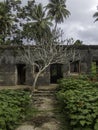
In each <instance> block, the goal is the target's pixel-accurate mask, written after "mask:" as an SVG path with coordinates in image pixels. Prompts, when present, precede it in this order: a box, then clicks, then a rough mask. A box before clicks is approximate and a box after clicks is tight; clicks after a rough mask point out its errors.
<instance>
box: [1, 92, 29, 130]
mask: <svg viewBox="0 0 98 130" xmlns="http://www.w3.org/2000/svg"><path fill="white" fill-rule="evenodd" d="M30 101H31V97H30V92H29V91H24V90H1V91H0V130H14V129H15V127H16V125H18V124H19V123H20V122H21V121H22V120H24V119H25V118H26V113H27V110H28V107H29V105H30Z"/></svg>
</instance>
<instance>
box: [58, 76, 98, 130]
mask: <svg viewBox="0 0 98 130" xmlns="http://www.w3.org/2000/svg"><path fill="white" fill-rule="evenodd" d="M57 98H58V99H59V101H60V104H61V106H62V109H63V112H64V114H66V115H67V117H68V119H69V122H70V125H71V126H72V130H98V83H97V82H95V83H94V82H91V81H86V80H83V79H73V78H67V79H63V80H61V81H60V82H59V92H58V93H57Z"/></svg>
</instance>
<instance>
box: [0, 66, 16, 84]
mask: <svg viewBox="0 0 98 130" xmlns="http://www.w3.org/2000/svg"><path fill="white" fill-rule="evenodd" d="M15 81H16V78H15V65H13V64H1V65H0V85H16V82H15Z"/></svg>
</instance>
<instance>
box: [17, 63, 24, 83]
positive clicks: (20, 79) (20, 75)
mask: <svg viewBox="0 0 98 130" xmlns="http://www.w3.org/2000/svg"><path fill="white" fill-rule="evenodd" d="M25 67H26V65H25V64H17V84H18V85H24V84H25V81H26V69H25Z"/></svg>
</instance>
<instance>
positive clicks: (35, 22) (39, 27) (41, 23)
mask: <svg viewBox="0 0 98 130" xmlns="http://www.w3.org/2000/svg"><path fill="white" fill-rule="evenodd" d="M28 13H29V17H28V18H29V21H28V22H27V23H26V24H24V28H23V29H24V31H23V33H24V34H25V36H26V37H27V36H28V38H32V39H34V40H35V41H41V39H43V38H45V37H47V36H48V37H49V36H50V35H51V29H50V27H51V26H52V23H51V21H50V17H47V16H46V12H45V10H44V8H43V6H42V4H38V5H36V4H35V5H34V7H33V9H31V10H30V9H29V10H28Z"/></svg>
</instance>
